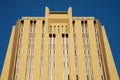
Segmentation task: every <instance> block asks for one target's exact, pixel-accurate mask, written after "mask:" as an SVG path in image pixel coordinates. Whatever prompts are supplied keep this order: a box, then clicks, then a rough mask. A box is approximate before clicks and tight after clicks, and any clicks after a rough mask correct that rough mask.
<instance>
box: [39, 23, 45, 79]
mask: <svg viewBox="0 0 120 80" xmlns="http://www.w3.org/2000/svg"><path fill="white" fill-rule="evenodd" d="M44 26H45V22H44V21H43V23H42V38H41V39H42V40H41V58H40V59H41V60H40V63H41V64H40V80H43V63H44Z"/></svg>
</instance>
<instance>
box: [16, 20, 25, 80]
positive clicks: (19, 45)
mask: <svg viewBox="0 0 120 80" xmlns="http://www.w3.org/2000/svg"><path fill="white" fill-rule="evenodd" d="M23 23H24V22H22V21H21V24H20V33H19V42H18V50H17V61H16V69H15V76H14V80H18V72H19V68H20V67H19V64H20V55H21V47H22V35H23V25H24V24H23Z"/></svg>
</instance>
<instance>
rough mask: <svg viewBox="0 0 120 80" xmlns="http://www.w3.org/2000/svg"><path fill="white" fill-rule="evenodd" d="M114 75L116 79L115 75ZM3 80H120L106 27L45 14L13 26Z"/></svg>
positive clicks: (64, 13)
mask: <svg viewBox="0 0 120 80" xmlns="http://www.w3.org/2000/svg"><path fill="white" fill-rule="evenodd" d="M113 74H114V75H113ZM0 80H119V77H118V73H117V70H116V66H115V63H114V59H113V56H112V53H111V49H110V45H109V42H108V39H107V36H106V33H105V29H104V26H102V25H101V24H100V22H99V20H97V19H95V18H94V17H74V16H72V8H71V7H69V9H68V11H50V10H49V8H48V7H46V10H45V17H22V18H21V19H19V20H18V21H17V23H16V25H14V26H13V28H12V32H11V37H10V41H9V45H8V50H7V54H6V57H5V61H4V66H3V70H2V74H1V78H0Z"/></svg>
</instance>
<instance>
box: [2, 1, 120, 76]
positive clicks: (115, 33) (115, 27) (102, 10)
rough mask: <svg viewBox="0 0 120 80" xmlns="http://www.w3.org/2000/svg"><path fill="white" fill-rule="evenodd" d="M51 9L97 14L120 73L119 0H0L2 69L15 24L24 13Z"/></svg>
mask: <svg viewBox="0 0 120 80" xmlns="http://www.w3.org/2000/svg"><path fill="white" fill-rule="evenodd" d="M45 6H48V7H49V8H50V10H53V11H54V10H57V11H61V10H67V9H68V7H69V6H71V7H72V10H73V16H94V17H96V18H97V19H99V20H100V21H101V23H102V24H103V25H105V29H106V33H107V36H108V39H109V43H110V46H111V49H112V53H113V57H114V60H115V63H116V67H117V70H118V73H119V76H120V26H119V24H120V0H0V72H1V70H2V67H3V62H4V59H5V55H6V51H7V47H8V42H9V38H10V34H11V29H12V25H14V24H15V23H16V21H17V19H19V18H21V17H22V16H44V11H45V10H44V9H45Z"/></svg>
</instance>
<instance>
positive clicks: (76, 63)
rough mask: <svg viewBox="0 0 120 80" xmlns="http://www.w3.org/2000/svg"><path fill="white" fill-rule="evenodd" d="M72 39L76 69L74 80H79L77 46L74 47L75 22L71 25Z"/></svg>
mask: <svg viewBox="0 0 120 80" xmlns="http://www.w3.org/2000/svg"><path fill="white" fill-rule="evenodd" d="M73 38H74V57H75V69H76V80H79V76H78V56H77V47H76V46H77V45H76V28H75V22H74V23H73Z"/></svg>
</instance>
